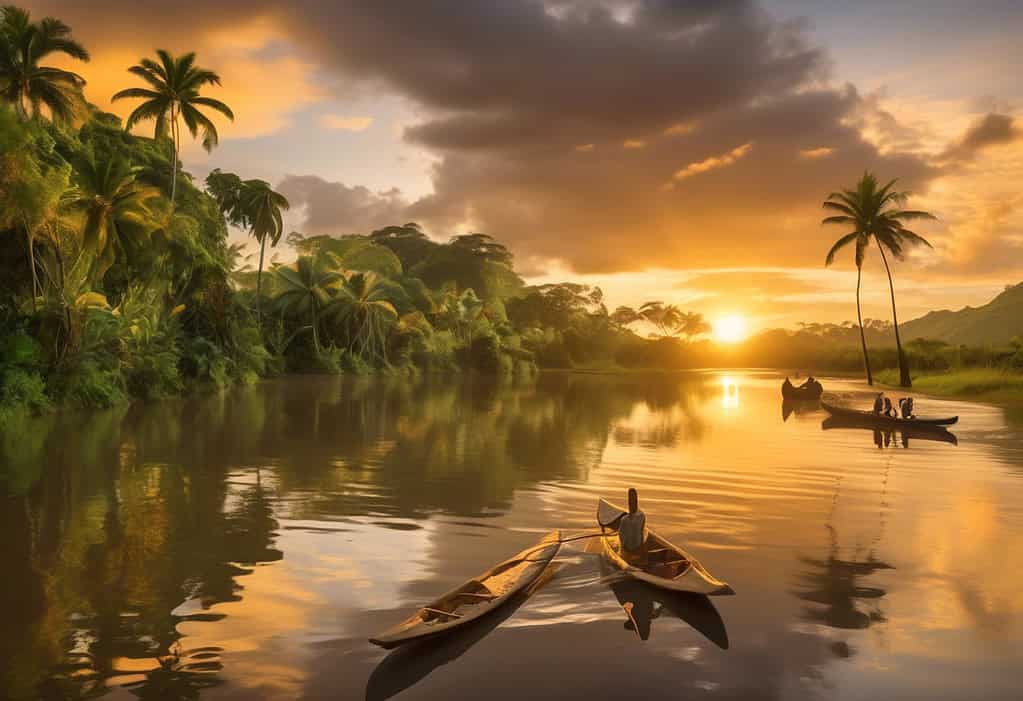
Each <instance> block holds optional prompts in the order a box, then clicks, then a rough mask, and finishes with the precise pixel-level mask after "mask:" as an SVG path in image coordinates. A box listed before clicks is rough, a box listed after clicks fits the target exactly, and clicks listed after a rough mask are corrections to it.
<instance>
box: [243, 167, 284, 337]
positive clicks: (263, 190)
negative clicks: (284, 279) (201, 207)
mask: <svg viewBox="0 0 1023 701" xmlns="http://www.w3.org/2000/svg"><path fill="white" fill-rule="evenodd" d="M239 206H240V208H241V210H242V212H244V217H245V220H246V222H247V223H248V227H249V233H251V234H252V236H253V237H254V238H255V239H256V240H257V241H259V268H258V269H257V271H256V318H257V319H258V318H260V304H261V300H262V292H263V256H264V253H265V252H266V241H267V239H270V245H271V246H276V245H277V243H278V242H279V241H280V240H281V235H282V234H283V233H284V219H283V217H282V215H281V212H282V211H286V210H288V209H289V208H290V207H291V205H290V204H289V203H288V199H287V198H286V197H285V196H284V195H282V194H281V193H279V192H275V191H274V189H273V188H271V187H270V183H268V182H266V181H265V180H246V181H244V182H243V183H242V188H241V193H240V195H239Z"/></svg>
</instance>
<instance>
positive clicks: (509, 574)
mask: <svg viewBox="0 0 1023 701" xmlns="http://www.w3.org/2000/svg"><path fill="white" fill-rule="evenodd" d="M560 547H561V532H560V531H551V532H550V533H548V534H547V535H546V536H545V537H544V538H543V539H541V540H540V542H539V543H537V544H536V545H532V546H530V547H528V548H526V549H525V550H523V551H521V552H519V553H517V554H516V555H514V556H512V557H510V558H508V559H507V560H504V561H503V562H501V563H499V564H497V565H495V566H494V567H491V568H490V569H489V570H487V571H486V572H483V573H482V574H480V575H479V576H477V577H473V578H472V579H470V580H468V581H467V582H465V583H464V584H462V585H461V586H459V587H457V588H455V589H453V590H451V591H449V592H448V593H447V594H444V595H443V596H441V597H438V598H437V599H435V600H433V601H431V602H430V603H429V604H427V605H426V606H424V607H423V608H421V609H419V610H418V611H416V612H415V613H414V614H412V615H411V616H409V617H408V618H406V619H405V620H404V621H402V622H401V623H398V624H397V625H395V626H393V627H391V628H389V629H388V630H386V631H384V632H383V633H381V634H380V635H377V636H376V637H373V638H370V639H369V641H370V642H371V643H373V644H374V645H379V646H380V647H382V648H385V649H391V648H394V647H397V646H399V645H403V644H405V643H408V642H411V641H413V640H423V639H426V638H433V637H436V636H438V635H443V634H444V633H447V632H449V631H451V630H455V629H458V628H461V627H463V626H465V625H467V624H469V623H471V622H473V621H476V620H478V619H479V618H481V617H483V616H486V615H487V614H489V613H491V612H493V611H495V610H497V609H499V608H500V607H501V606H502V605H503V604H504V603H505V602H507V601H508V600H509V599H511V598H512V597H513V596H515V595H516V594H518V593H519V592H521V591H523V590H524V589H526V588H527V587H529V586H530V585H531V584H533V583H534V582H535V581H536V580H537V579H539V577H540V575H542V574H543V572H544V570H545V569H546V568H547V565H548V564H549V563H550V561H551V560H553V559H554V556H555V555H557V554H558V549H559V548H560ZM484 597H489V598H484Z"/></svg>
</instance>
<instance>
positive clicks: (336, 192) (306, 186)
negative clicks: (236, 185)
mask: <svg viewBox="0 0 1023 701" xmlns="http://www.w3.org/2000/svg"><path fill="white" fill-rule="evenodd" d="M277 189H278V190H279V191H280V192H281V193H282V194H283V195H284V196H285V197H287V198H288V201H289V202H290V203H291V206H292V208H294V209H302V210H303V213H304V216H305V218H304V220H303V222H302V225H301V229H302V232H303V233H307V234H331V235H335V236H339V235H343V234H364V233H367V232H370V231H373V230H374V229H379V228H382V227H384V226H387V225H389V224H393V223H395V222H400V221H404V219H403V217H404V216H405V211H406V209H407V208H408V202H407V201H406V200H405V199H404V198H403V197H402V195H401V193H400V192H399V191H398V190H388V191H386V192H373V191H371V190H369V189H368V188H365V187H363V186H361V185H356V186H353V187H348V186H346V185H344V184H342V183H337V182H329V181H327V180H324V179H323V178H321V177H319V176H316V175H289V176H287V177H285V178H284V180H282V181H281V182H280V183H278V185H277Z"/></svg>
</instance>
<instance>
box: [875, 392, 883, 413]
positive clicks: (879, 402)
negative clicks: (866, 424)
mask: <svg viewBox="0 0 1023 701" xmlns="http://www.w3.org/2000/svg"><path fill="white" fill-rule="evenodd" d="M882 411H884V392H878V393H877V396H876V397H874V413H875V414H880V413H881V412H882Z"/></svg>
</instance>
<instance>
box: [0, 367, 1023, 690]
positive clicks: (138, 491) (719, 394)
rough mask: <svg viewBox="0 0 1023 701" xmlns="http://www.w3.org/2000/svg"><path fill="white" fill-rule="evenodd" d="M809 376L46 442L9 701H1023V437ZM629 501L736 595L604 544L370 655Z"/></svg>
mask: <svg viewBox="0 0 1023 701" xmlns="http://www.w3.org/2000/svg"><path fill="white" fill-rule="evenodd" d="M779 383H780V378H779V377H777V376H776V375H774V374H771V373H760V372H752V371H734V372H706V373H699V372H696V373H690V374H668V375H649V376H644V375H628V376H614V375H582V374H544V375H541V376H540V378H538V379H537V380H536V381H535V382H528V383H525V384H495V383H490V382H483V381H480V380H473V381H469V380H464V381H462V380H452V379H450V378H446V379H441V378H436V379H419V380H409V379H406V378H387V379H377V380H352V379H343V378H329V377H328V378H324V377H287V378H283V379H280V380H275V381H270V382H265V383H262V384H259V385H257V386H255V387H250V388H245V389H238V390H232V391H229V392H225V393H222V394H219V395H214V396H207V397H200V398H189V399H182V400H174V401H165V402H160V403H155V404H151V405H148V406H135V407H132V408H131V409H121V410H116V411H108V412H94V413H82V414H73V413H68V414H62V415H58V416H52V417H46V418H41V419H38V420H32V421H30V422H27V423H24V424H21V425H19V426H17V427H15V429H14V430H8V431H7V432H6V433H5V434H3V436H2V438H0V524H2V527H3V537H2V541H0V542H2V545H0V557H2V561H3V563H4V564H5V572H4V573H3V575H2V577H3V580H4V582H3V584H2V585H0V611H2V616H3V618H2V619H0V620H2V623H0V632H2V635H0V698H5V699H6V698H9V699H35V698H43V699H50V698H53V699H57V698H61V699H63V698H85V697H89V698H92V697H95V696H103V697H104V698H108V699H131V698H137V697H141V698H147V699H195V698H202V699H207V698H209V699H220V698H223V699H271V698H273V699H292V698H317V699H319V698H324V699H326V698H331V699H364V698H366V699H385V698H390V697H391V696H394V695H399V698H401V699H452V698H472V699H476V698H487V699H521V698H523V697H525V698H533V699H575V698H586V699H594V698H606V697H610V696H612V695H616V696H617V695H623V696H622V698H657V699H664V698H671V699H675V698H686V699H701V698H707V699H714V698H721V699H818V698H836V699H871V700H872V701H876V700H878V699H894V698H898V699H966V698H969V699H1000V698H1005V699H1009V698H1012V699H1018V698H1020V689H1021V688H1023V422H1021V420H1020V417H1019V416H1014V415H1011V414H1007V413H1006V412H1005V411H1003V410H1002V409H1000V408H997V407H993V406H987V405H981V404H972V403H967V402H958V401H948V400H938V399H931V398H927V397H919V398H918V399H917V402H916V408H917V411H918V413H920V414H931V415H948V414H958V415H959V416H960V422H959V424H958V425H957V426H956V427H954V431H953V432H954V434H955V437H956V438H957V439H958V445H955V444H953V443H950V442H945V441H932V440H925V439H924V440H922V439H921V438H920V437H916V436H901V435H899V434H894V435H885V434H877V435H875V434H873V433H872V432H871V431H869V430H859V429H836V430H827V431H825V430H822V426H821V424H822V420H823V419H824V418H825V415H824V414H823V412H821V411H820V410H815V409H812V408H808V407H797V408H796V410H794V411H792V412H791V413H790V414H789V415H788V416H787V419H786V418H783V414H785V413H788V412H783V407H782V403H781V399H780V393H779ZM824 384H825V386H826V387H827V389H828V390H829V391H834V392H836V393H837V394H838V395H840V396H842V398H843V400H844V401H847V402H849V403H852V404H860V405H863V406H866V405H867V404H868V403H869V395H868V394H867V392H866V389H865V388H864V387H863V386H862V385H861V384H858V383H853V382H848V381H840V380H835V379H828V378H825V379H824ZM629 486H635V487H636V488H637V489H638V490H639V494H640V505H641V508H643V509H644V510H645V512H646V514H647V519H648V525H650V526H652V527H653V528H655V529H656V530H658V531H659V532H660V533H661V534H662V535H664V536H667V537H668V538H669V539H671V540H673V541H675V542H677V543H679V544H684V545H685V547H687V548H688V549H689V550H690V551H691V552H692V553H693V554H695V555H696V556H697V557H699V558H700V559H701V560H702V562H703V564H704V565H705V566H706V567H707V568H708V569H709V570H710V571H711V572H712V573H713V574H714V575H716V576H717V577H718V578H720V579H723V580H727V581H728V582H729V583H730V584H731V585H732V587H733V588H734V589H735V591H736V592H737V595H736V596H731V597H715V598H713V599H710V600H708V599H695V598H686V597H670V596H667V595H663V594H659V593H658V592H656V591H654V590H650V589H646V588H642V587H641V588H638V589H637V588H634V587H633V588H630V587H629V585H628V583H625V584H614V585H613V586H612V584H613V579H614V578H610V580H611V582H610V583H609V581H608V578H606V577H605V578H602V575H604V574H607V573H608V571H607V570H606V569H602V568H603V565H602V563H601V560H600V557H599V555H598V554H596V553H595V552H592V551H593V550H594V548H593V547H592V546H587V541H585V540H580V541H577V542H573V543H566V544H565V545H564V546H563V547H562V549H561V553H560V554H559V556H558V558H557V561H556V563H555V565H554V566H552V568H551V569H550V570H549V571H548V573H547V577H546V579H547V581H545V583H544V584H543V586H542V587H540V588H539V589H538V590H537V591H536V592H535V593H534V594H533V595H532V596H531V597H529V598H528V599H525V600H521V599H519V600H516V601H515V602H514V606H513V607H511V608H509V609H507V610H503V611H501V612H499V613H498V614H497V615H495V616H493V617H491V618H489V619H485V620H484V621H483V622H482V624H480V625H476V626H472V627H470V629H469V630H468V631H466V632H465V633H462V634H459V635H455V636H453V637H451V638H449V639H446V640H441V641H439V642H437V643H434V644H429V645H421V646H416V647H415V648H413V649H412V650H404V651H403V650H399V651H396V652H388V651H385V650H381V649H379V648H376V647H374V646H372V645H370V644H369V643H367V642H366V639H367V638H368V637H370V636H371V635H373V634H374V633H378V632H380V631H381V630H382V629H384V628H386V627H388V626H390V625H391V624H393V623H395V622H397V621H399V620H400V619H402V618H404V617H405V616H407V615H408V614H410V613H411V612H412V611H413V610H414V609H415V608H417V606H419V605H422V604H424V603H426V602H427V601H429V600H430V599H432V598H434V597H435V596H437V595H439V594H441V593H443V592H446V591H448V590H449V589H451V588H453V587H454V586H456V585H458V584H459V583H461V582H462V581H463V580H465V579H467V578H468V577H471V576H473V575H475V574H477V573H480V572H482V571H484V570H486V569H487V568H488V567H490V566H491V565H493V564H494V563H496V562H497V561H499V560H501V559H504V558H505V557H507V556H509V555H511V554H513V553H515V552H517V551H519V550H521V549H522V548H524V547H527V546H528V545H530V544H532V543H534V542H535V541H537V540H538V539H539V538H540V537H541V536H542V535H543V534H545V533H547V532H548V531H550V530H551V529H554V528H560V529H562V530H563V531H564V532H565V533H566V534H575V533H583V532H585V531H589V530H591V529H592V528H593V526H594V512H595V509H596V503H597V498H598V496H601V495H604V496H608V497H612V498H613V499H614V500H615V501H618V502H623V501H624V499H625V490H626V489H627V488H628V487H629ZM620 599H621V600H630V601H632V602H633V603H634V605H635V608H634V611H635V612H636V616H635V617H636V618H637V625H638V628H639V630H633V629H631V628H630V626H629V625H626V623H627V618H626V616H625V613H624V611H623V609H622V607H621V605H620Z"/></svg>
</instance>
